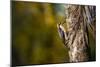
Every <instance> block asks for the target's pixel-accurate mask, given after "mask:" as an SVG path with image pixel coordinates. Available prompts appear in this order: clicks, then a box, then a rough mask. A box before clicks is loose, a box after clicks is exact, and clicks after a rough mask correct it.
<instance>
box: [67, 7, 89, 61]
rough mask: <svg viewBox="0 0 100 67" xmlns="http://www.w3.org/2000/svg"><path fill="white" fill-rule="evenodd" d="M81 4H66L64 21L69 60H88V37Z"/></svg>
mask: <svg viewBox="0 0 100 67" xmlns="http://www.w3.org/2000/svg"><path fill="white" fill-rule="evenodd" d="M82 7H83V6H77V5H66V6H65V13H66V23H67V29H68V31H67V32H68V40H66V41H68V43H67V46H68V48H69V58H70V62H81V61H88V60H89V55H88V53H89V52H88V51H89V49H88V37H87V31H85V29H86V26H85V25H86V23H84V16H83V10H82V9H83V8H82Z"/></svg>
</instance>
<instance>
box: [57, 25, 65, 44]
mask: <svg viewBox="0 0 100 67" xmlns="http://www.w3.org/2000/svg"><path fill="white" fill-rule="evenodd" d="M57 28H58V33H59V36H60V38H61V39H62V41H63V43H64V45H66V39H67V33H66V30H65V28H64V27H63V25H62V24H61V23H59V24H57Z"/></svg>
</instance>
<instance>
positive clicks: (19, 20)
mask: <svg viewBox="0 0 100 67" xmlns="http://www.w3.org/2000/svg"><path fill="white" fill-rule="evenodd" d="M11 11H12V12H11V13H12V23H11V24H12V28H11V29H12V34H11V35H12V65H29V64H49V63H64V62H68V59H69V57H68V49H66V47H65V46H64V44H63V43H62V41H61V39H60V37H59V35H58V31H57V23H59V22H60V21H61V20H62V18H63V17H64V15H65V14H64V4H54V3H52V4H51V3H39V2H22V1H12V2H11ZM90 44H91V47H92V50H91V55H92V59H91V60H95V54H94V53H95V40H93V37H92V36H91V34H90Z"/></svg>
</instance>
